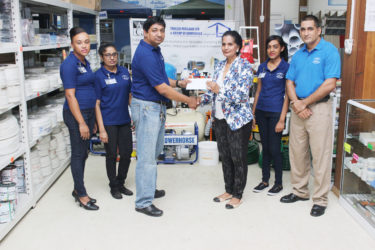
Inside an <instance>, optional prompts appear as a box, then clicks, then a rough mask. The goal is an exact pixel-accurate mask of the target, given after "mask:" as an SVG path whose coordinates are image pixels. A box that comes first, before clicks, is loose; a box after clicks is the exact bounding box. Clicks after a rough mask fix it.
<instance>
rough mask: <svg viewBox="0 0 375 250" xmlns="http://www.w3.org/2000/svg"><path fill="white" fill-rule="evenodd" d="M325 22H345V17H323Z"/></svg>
mask: <svg viewBox="0 0 375 250" xmlns="http://www.w3.org/2000/svg"><path fill="white" fill-rule="evenodd" d="M325 19H326V20H327V21H346V17H325Z"/></svg>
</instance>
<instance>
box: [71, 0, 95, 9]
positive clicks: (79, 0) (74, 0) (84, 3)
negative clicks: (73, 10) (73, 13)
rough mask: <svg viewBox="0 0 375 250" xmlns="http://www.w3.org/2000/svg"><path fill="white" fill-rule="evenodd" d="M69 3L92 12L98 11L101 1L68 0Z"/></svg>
mask: <svg viewBox="0 0 375 250" xmlns="http://www.w3.org/2000/svg"><path fill="white" fill-rule="evenodd" d="M70 2H71V3H73V4H77V5H80V6H82V7H86V8H88V9H92V10H98V11H99V10H100V8H101V4H102V1H101V0H70Z"/></svg>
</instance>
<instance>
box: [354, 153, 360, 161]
mask: <svg viewBox="0 0 375 250" xmlns="http://www.w3.org/2000/svg"><path fill="white" fill-rule="evenodd" d="M353 159H354V160H356V161H357V162H358V160H359V157H358V155H357V154H356V153H353Z"/></svg>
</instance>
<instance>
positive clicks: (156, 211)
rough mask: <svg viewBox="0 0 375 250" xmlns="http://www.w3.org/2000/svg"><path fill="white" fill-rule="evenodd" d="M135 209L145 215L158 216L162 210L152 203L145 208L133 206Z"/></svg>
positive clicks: (161, 213)
mask: <svg viewBox="0 0 375 250" xmlns="http://www.w3.org/2000/svg"><path fill="white" fill-rule="evenodd" d="M135 211H137V212H140V213H144V214H145V215H149V216H153V217H159V216H162V215H163V211H162V210H160V209H159V208H157V207H155V206H154V205H153V204H151V205H150V206H148V207H145V208H135Z"/></svg>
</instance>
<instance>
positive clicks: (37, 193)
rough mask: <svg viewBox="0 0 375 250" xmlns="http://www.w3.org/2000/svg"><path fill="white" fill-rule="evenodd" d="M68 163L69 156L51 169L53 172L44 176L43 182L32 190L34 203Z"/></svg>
mask: <svg viewBox="0 0 375 250" xmlns="http://www.w3.org/2000/svg"><path fill="white" fill-rule="evenodd" d="M69 165H70V157H68V158H67V159H66V160H65V161H64V162H62V164H61V165H60V167H59V168H57V169H53V173H52V174H51V175H50V176H48V177H47V178H46V180H45V181H44V183H42V184H41V185H40V186H39V187H38V188H37V189H36V190H35V192H34V196H33V197H34V198H33V200H34V203H36V202H37V201H38V200H39V199H40V198H41V197H42V196H43V194H44V193H45V192H46V191H47V190H48V189H49V188H50V187H51V186H52V184H53V183H54V182H55V181H56V180H57V179H58V178H59V176H60V175H61V174H62V173H63V172H64V171H65V169H66V168H67V167H68V166H69Z"/></svg>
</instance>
